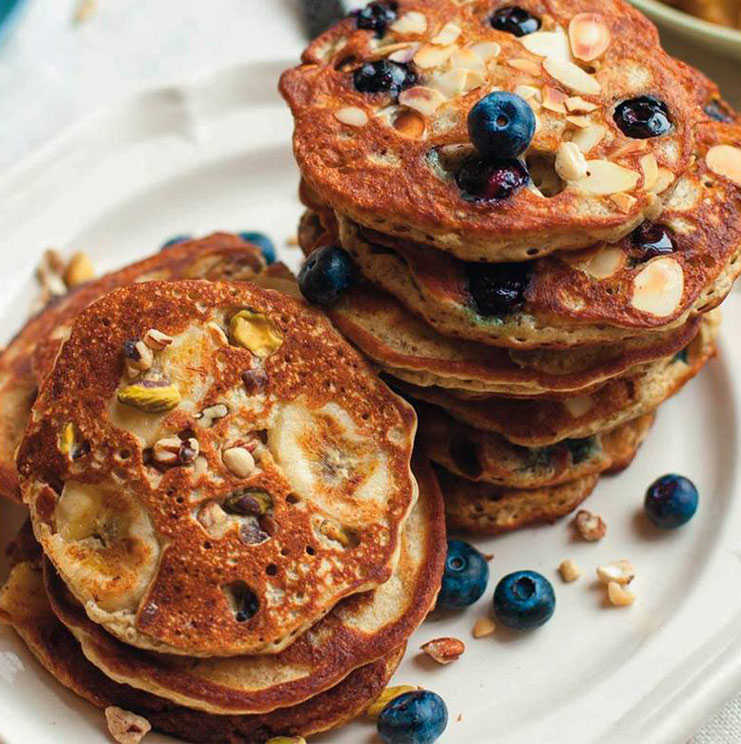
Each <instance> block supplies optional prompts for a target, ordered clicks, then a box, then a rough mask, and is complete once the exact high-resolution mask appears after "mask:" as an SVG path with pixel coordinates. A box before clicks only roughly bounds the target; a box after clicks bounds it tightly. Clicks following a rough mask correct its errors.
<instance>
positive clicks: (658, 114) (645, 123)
mask: <svg viewBox="0 0 741 744" xmlns="http://www.w3.org/2000/svg"><path fill="white" fill-rule="evenodd" d="M613 118H614V119H615V123H616V124H617V125H618V127H619V128H620V131H621V132H622V133H623V134H624V135H625V136H626V137H633V138H634V139H647V138H648V137H658V136H659V135H662V134H666V133H667V132H668V131H669V130H670V129H671V128H672V120H671V119H670V118H669V107H668V106H667V105H666V104H665V103H664V102H663V101H660V100H659V99H658V98H654V97H653V96H638V97H637V98H629V99H628V100H627V101H623V102H622V103H619V104H618V105H617V107H616V108H615V113H614V114H613Z"/></svg>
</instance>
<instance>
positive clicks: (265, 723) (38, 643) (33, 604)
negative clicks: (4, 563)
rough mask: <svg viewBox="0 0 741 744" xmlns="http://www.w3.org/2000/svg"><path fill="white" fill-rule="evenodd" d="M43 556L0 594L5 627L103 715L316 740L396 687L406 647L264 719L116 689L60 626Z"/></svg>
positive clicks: (178, 728) (218, 739) (201, 737)
mask: <svg viewBox="0 0 741 744" xmlns="http://www.w3.org/2000/svg"><path fill="white" fill-rule="evenodd" d="M39 558H40V556H38V555H37V556H36V558H35V560H26V561H24V562H20V563H18V564H17V565H16V566H15V567H14V568H13V570H12V571H11V574H10V576H9V578H8V580H7V582H6V584H5V586H4V587H3V588H2V590H1V591H0V622H5V623H8V624H10V625H12V627H13V628H14V629H15V631H16V632H17V633H18V635H19V636H20V637H21V638H22V639H23V641H24V642H25V643H26V645H27V646H28V648H29V650H30V651H31V653H32V654H33V655H34V656H35V657H36V659H37V660H38V661H39V662H40V663H41V665H42V666H43V667H44V668H45V669H46V670H47V671H48V672H49V673H50V674H51V675H52V676H53V677H54V678H55V679H56V680H57V681H58V682H60V683H61V684H62V685H64V686H65V687H67V688H69V689H70V690H72V691H73V692H74V693H75V694H77V695H79V696H80V697H81V698H83V699H85V700H87V701H88V702H90V703H92V704H93V705H94V706H96V707H98V708H101V709H102V708H107V707H108V706H117V707H119V708H123V709H124V710H127V711H131V712H133V713H136V714H137V715H141V716H144V717H145V718H146V719H147V720H148V721H149V723H150V724H151V725H152V727H153V728H154V729H155V730H156V731H161V732H163V733H167V734H171V735H172V736H177V737H179V738H182V739H183V740H185V741H192V742H204V743H209V744H211V743H212V744H224V743H225V742H228V743H229V744H258V743H259V744H262V743H263V742H265V741H267V740H268V739H270V738H272V737H274V736H310V735H313V734H318V733H320V732H322V731H327V730H329V729H331V728H335V727H337V726H340V725H342V724H343V723H346V722H347V721H349V720H351V719H352V718H355V717H356V716H358V715H360V714H361V713H362V712H363V711H364V710H365V709H366V708H367V707H368V705H369V704H370V703H371V702H373V700H375V699H376V698H377V697H378V695H379V694H380V693H381V691H382V690H383V689H384V687H385V686H386V685H387V683H388V681H389V680H390V679H391V676H392V675H393V673H394V671H395V670H396V667H397V666H398V664H399V661H400V660H401V658H402V656H403V653H404V647H403V646H402V647H400V648H399V649H396V650H395V651H393V652H392V653H390V654H389V655H388V656H387V657H386V658H385V659H379V660H378V661H375V662H373V663H372V664H367V665H366V666H363V667H359V668H358V669H356V670H355V671H353V672H351V673H350V674H349V675H348V676H347V677H346V678H345V679H344V680H342V682H340V683H339V684H337V685H336V686H335V687H333V688H331V689H329V690H327V691H326V692H323V693H321V694H319V695H317V696H316V697H313V698H311V699H309V700H307V701H305V702H303V703H300V704H298V705H295V706H291V707H288V708H281V709H278V710H275V711H272V712H270V713H265V714H262V715H252V716H249V715H242V716H234V715H232V716H224V715H214V714H210V713H204V712H202V711H195V710H189V709H188V708H184V707H182V706H179V705H176V704H174V703H172V702H170V701H169V700H165V699H164V698H159V697H156V696H155V695H151V694H150V693H147V692H143V691H142V690H137V689H136V688H133V687H130V686H129V685H124V684H120V683H118V682H114V681H113V680H112V679H110V678H109V677H106V675H105V674H103V673H102V672H101V671H100V670H99V669H98V668H97V667H95V666H94V665H93V664H91V663H90V662H89V661H88V660H87V659H86V658H85V656H84V654H83V653H82V650H81V648H80V645H79V643H78V642H77V641H76V640H75V638H74V636H73V635H72V633H70V631H69V630H67V628H66V627H65V626H64V625H63V624H62V623H61V622H60V621H59V620H58V618H57V617H56V615H55V614H54V613H53V612H52V609H51V606H50V604H49V601H48V599H47V596H46V594H45V592H44V585H43V580H42V571H41V567H40V565H39Z"/></svg>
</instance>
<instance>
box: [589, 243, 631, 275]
mask: <svg viewBox="0 0 741 744" xmlns="http://www.w3.org/2000/svg"><path fill="white" fill-rule="evenodd" d="M623 266H625V253H623V251H621V250H620V248H618V247H617V246H613V245H608V246H605V247H604V248H600V249H599V250H598V251H597V252H596V253H595V254H594V255H593V256H592V257H591V258H590V259H589V261H587V262H586V263H584V264H582V266H581V269H582V271H584V273H585V274H588V275H589V276H591V277H593V278H594V279H606V278H607V277H608V276H612V275H613V274H614V273H615V272H616V271H618V270H619V269H622V267H623Z"/></svg>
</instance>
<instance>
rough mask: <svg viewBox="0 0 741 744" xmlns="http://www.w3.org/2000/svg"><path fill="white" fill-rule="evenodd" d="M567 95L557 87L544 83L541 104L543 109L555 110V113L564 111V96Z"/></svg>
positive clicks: (563, 112)
mask: <svg viewBox="0 0 741 744" xmlns="http://www.w3.org/2000/svg"><path fill="white" fill-rule="evenodd" d="M567 97H568V96H567V95H566V94H565V93H564V92H563V91H561V90H559V89H558V88H554V87H553V86H551V85H544V86H543V92H542V99H543V100H542V104H543V108H544V109H548V110H549V111H555V112H556V113H557V114H565V113H566V98H567Z"/></svg>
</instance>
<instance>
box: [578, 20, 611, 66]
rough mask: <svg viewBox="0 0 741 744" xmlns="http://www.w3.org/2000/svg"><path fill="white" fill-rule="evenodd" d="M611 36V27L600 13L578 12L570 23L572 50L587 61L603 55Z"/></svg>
mask: <svg viewBox="0 0 741 744" xmlns="http://www.w3.org/2000/svg"><path fill="white" fill-rule="evenodd" d="M611 38H612V36H611V34H610V29H609V28H608V26H607V24H606V23H605V21H604V18H603V17H602V16H601V15H600V14H599V13H578V14H577V15H575V16H574V17H573V18H572V19H571V23H569V40H570V42H571V51H572V52H573V53H574V56H575V57H576V58H577V59H581V60H584V61H585V62H590V61H591V60H593V59H597V57H601V56H602V55H603V54H604V53H605V52H606V51H607V47H609V46H610V40H611Z"/></svg>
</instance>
